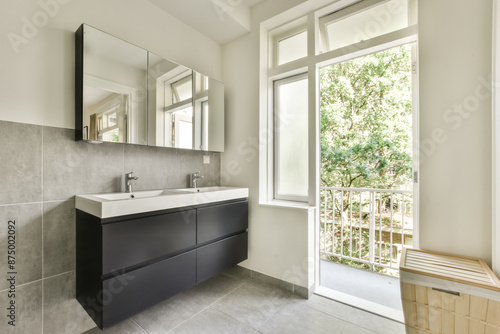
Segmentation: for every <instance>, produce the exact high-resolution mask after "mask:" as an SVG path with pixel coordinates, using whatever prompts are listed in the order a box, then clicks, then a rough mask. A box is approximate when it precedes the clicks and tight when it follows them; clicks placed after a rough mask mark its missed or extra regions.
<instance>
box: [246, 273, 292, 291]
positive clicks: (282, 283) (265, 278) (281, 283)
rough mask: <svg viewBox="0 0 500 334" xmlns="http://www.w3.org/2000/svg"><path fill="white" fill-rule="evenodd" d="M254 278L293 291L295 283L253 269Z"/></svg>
mask: <svg viewBox="0 0 500 334" xmlns="http://www.w3.org/2000/svg"><path fill="white" fill-rule="evenodd" d="M252 278H253V279H255V280H257V281H260V282H262V283H265V284H269V285H275V286H277V287H279V288H281V289H283V290H286V291H290V292H293V284H292V283H289V282H285V281H283V280H280V279H277V278H274V277H271V276H268V275H264V274H261V273H259V272H256V271H253V272H252Z"/></svg>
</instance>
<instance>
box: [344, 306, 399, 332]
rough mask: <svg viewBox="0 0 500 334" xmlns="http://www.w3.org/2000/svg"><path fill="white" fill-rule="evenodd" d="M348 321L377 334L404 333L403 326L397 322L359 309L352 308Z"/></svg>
mask: <svg viewBox="0 0 500 334" xmlns="http://www.w3.org/2000/svg"><path fill="white" fill-rule="evenodd" d="M348 321H349V322H350V323H352V324H355V325H357V326H360V327H363V328H365V329H369V330H371V331H373V332H375V333H378V334H404V333H405V326H404V325H403V324H401V323H399V322H396V321H392V320H389V319H386V318H382V317H379V316H377V315H375V314H372V313H368V312H365V311H362V310H359V309H353V310H352V312H351V314H350V315H349V318H348Z"/></svg>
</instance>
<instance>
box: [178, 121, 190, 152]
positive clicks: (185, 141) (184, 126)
mask: <svg viewBox="0 0 500 334" xmlns="http://www.w3.org/2000/svg"><path fill="white" fill-rule="evenodd" d="M179 132H180V133H179V145H178V146H177V147H179V148H189V149H192V148H193V127H192V125H191V123H190V122H185V121H180V122H179Z"/></svg>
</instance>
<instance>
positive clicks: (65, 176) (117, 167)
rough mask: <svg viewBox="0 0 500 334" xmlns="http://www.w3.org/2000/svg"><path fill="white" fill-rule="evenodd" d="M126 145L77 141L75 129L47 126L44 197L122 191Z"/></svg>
mask: <svg viewBox="0 0 500 334" xmlns="http://www.w3.org/2000/svg"><path fill="white" fill-rule="evenodd" d="M123 147H124V146H123V145H122V144H116V143H102V144H90V143H87V142H83V141H79V142H75V140H74V130H70V129H61V128H52V127H44V128H43V149H44V153H43V174H44V175H43V195H44V197H43V198H44V200H45V201H51V200H65V199H68V198H70V197H72V196H74V195H77V194H89V193H104V192H117V191H120V190H121V188H122V187H123V185H122V183H123V181H122V180H123V173H124V172H123Z"/></svg>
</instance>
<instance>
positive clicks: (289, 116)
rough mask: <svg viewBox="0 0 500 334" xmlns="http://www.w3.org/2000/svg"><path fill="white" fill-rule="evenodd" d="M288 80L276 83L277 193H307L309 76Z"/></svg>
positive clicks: (289, 194)
mask: <svg viewBox="0 0 500 334" xmlns="http://www.w3.org/2000/svg"><path fill="white" fill-rule="evenodd" d="M285 80H286V81H284V82H283V83H280V82H278V83H277V85H276V89H277V91H276V94H277V95H276V99H277V101H276V102H277V104H276V108H277V109H276V111H275V112H276V115H275V123H276V124H275V136H276V140H277V142H276V143H277V148H276V167H275V168H277V175H276V182H277V194H276V197H279V196H280V195H285V196H287V195H288V196H307V191H308V156H307V150H308V140H307V133H308V131H307V124H308V112H307V110H308V101H307V96H308V94H307V78H304V77H302V79H298V80H295V81H290V80H289V79H288V80H287V79H285Z"/></svg>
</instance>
